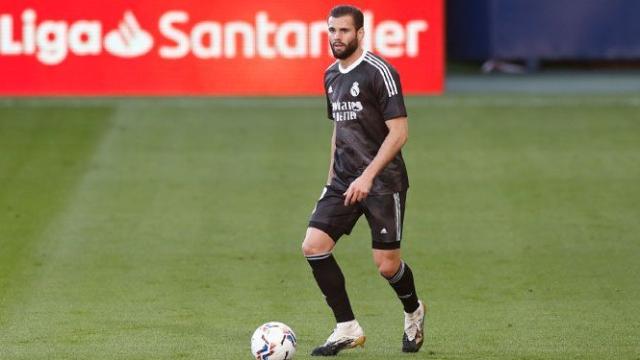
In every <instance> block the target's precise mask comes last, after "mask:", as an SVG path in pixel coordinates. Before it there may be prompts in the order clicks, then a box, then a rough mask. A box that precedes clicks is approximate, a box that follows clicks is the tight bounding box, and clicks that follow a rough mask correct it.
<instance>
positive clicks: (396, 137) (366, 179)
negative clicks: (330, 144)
mask: <svg viewBox="0 0 640 360" xmlns="http://www.w3.org/2000/svg"><path fill="white" fill-rule="evenodd" d="M385 124H386V125H387V128H389V133H388V134H387V137H386V138H385V139H384V141H383V142H382V145H381V146H380V149H379V150H378V153H377V154H376V156H375V157H374V158H373V160H372V161H371V163H370V164H369V165H368V166H367V167H366V169H364V171H363V172H362V174H361V175H360V176H359V177H358V178H357V179H355V180H354V181H353V182H352V183H351V185H349V188H348V189H347V191H346V192H345V193H344V195H345V198H344V204H345V206H347V205H351V204H355V203H356V202H359V201H362V200H364V199H365V198H366V197H367V196H368V195H369V191H371V187H372V186H373V179H375V177H376V176H377V175H378V174H379V173H380V171H382V169H384V168H385V166H387V164H388V163H389V162H390V161H391V160H393V158H394V157H395V156H396V154H397V153H398V152H399V151H400V149H402V146H403V145H404V144H405V143H406V142H407V139H408V138H409V123H408V121H407V118H406V117H399V118H395V119H391V120H387V121H385ZM334 136H335V130H334Z"/></svg>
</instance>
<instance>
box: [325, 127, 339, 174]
mask: <svg viewBox="0 0 640 360" xmlns="http://www.w3.org/2000/svg"><path fill="white" fill-rule="evenodd" d="M336 126H337V125H336V123H335V122H334V124H333V135H332V136H331V156H330V157H329V158H330V159H331V161H330V162H329V175H327V185H329V184H331V179H332V178H333V154H335V152H336Z"/></svg>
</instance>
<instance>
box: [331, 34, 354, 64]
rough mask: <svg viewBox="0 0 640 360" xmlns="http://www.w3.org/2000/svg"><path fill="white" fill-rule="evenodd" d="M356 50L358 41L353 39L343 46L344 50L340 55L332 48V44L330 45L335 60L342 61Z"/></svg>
mask: <svg viewBox="0 0 640 360" xmlns="http://www.w3.org/2000/svg"><path fill="white" fill-rule="evenodd" d="M356 50H358V39H353V41H351V42H349V43H347V44H344V50H342V52H341V53H337V52H336V50H335V49H334V48H333V44H331V52H332V53H333V57H335V58H336V59H340V60H344V59H346V58H348V57H349V56H351V55H352V54H353V53H354V52H356Z"/></svg>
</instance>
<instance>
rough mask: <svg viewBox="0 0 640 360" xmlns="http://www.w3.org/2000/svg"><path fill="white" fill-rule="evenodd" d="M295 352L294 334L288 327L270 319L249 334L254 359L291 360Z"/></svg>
mask: <svg viewBox="0 0 640 360" xmlns="http://www.w3.org/2000/svg"><path fill="white" fill-rule="evenodd" d="M295 353H296V334H294V333H293V330H291V328H290V327H288V326H287V325H285V324H283V323H281V322H277V321H270V322H268V323H265V324H262V325H260V326H259V327H258V328H257V329H256V331H255V332H254V333H253V336H251V354H252V355H253V356H254V357H255V358H256V360H291V359H293V355H294V354H295Z"/></svg>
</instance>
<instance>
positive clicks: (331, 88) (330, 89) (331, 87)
mask: <svg viewBox="0 0 640 360" xmlns="http://www.w3.org/2000/svg"><path fill="white" fill-rule="evenodd" d="M327 92H328V93H329V94H333V86H331V85H329V90H328V91H327Z"/></svg>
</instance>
